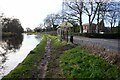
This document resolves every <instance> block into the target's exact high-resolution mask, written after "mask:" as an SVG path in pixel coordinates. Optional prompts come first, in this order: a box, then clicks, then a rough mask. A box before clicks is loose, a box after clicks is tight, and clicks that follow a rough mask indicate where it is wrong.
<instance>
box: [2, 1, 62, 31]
mask: <svg viewBox="0 0 120 80" xmlns="http://www.w3.org/2000/svg"><path fill="white" fill-rule="evenodd" d="M61 5H62V0H0V13H2V12H3V13H4V14H5V16H7V17H12V16H14V17H15V18H18V19H20V21H21V23H22V26H23V27H24V28H26V27H30V28H32V29H34V28H35V27H37V26H38V25H39V24H40V23H42V22H43V19H44V18H45V17H46V16H47V14H51V13H58V12H59V11H60V10H61V8H62V7H61Z"/></svg>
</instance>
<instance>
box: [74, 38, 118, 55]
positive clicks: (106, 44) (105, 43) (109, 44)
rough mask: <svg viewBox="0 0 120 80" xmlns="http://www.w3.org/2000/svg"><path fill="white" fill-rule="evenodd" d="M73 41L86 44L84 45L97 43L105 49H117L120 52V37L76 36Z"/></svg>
mask: <svg viewBox="0 0 120 80" xmlns="http://www.w3.org/2000/svg"><path fill="white" fill-rule="evenodd" d="M73 42H74V43H75V44H84V45H91V44H92V45H96V46H101V47H103V48H105V49H109V50H112V51H116V52H118V53H120V47H119V46H120V39H99V38H87V37H80V36H74V37H73Z"/></svg>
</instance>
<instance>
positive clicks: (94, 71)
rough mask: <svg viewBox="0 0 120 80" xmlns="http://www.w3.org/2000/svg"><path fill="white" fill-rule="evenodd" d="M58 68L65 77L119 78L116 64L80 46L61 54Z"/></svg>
mask: <svg viewBox="0 0 120 80" xmlns="http://www.w3.org/2000/svg"><path fill="white" fill-rule="evenodd" d="M60 69H61V74H62V75H63V77H65V78H91V79H92V78H95V79H101V78H103V79H105V78H106V79H108V78H112V79H119V78H120V74H119V72H120V71H119V70H118V67H117V66H116V65H112V64H109V63H108V62H106V61H105V60H104V59H102V58H101V57H99V56H95V55H91V54H90V53H89V52H87V51H85V50H84V49H83V48H82V47H80V46H77V47H75V48H73V49H71V50H67V51H65V52H64V53H63V54H62V55H61V57H60Z"/></svg>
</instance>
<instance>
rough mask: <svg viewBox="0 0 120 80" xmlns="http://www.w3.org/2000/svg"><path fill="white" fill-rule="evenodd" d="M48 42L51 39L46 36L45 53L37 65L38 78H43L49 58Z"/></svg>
mask: <svg viewBox="0 0 120 80" xmlns="http://www.w3.org/2000/svg"><path fill="white" fill-rule="evenodd" d="M50 43H51V39H50V38H47V42H46V46H45V53H44V56H43V57H42V60H41V63H40V65H39V66H38V70H39V74H38V79H40V78H45V72H46V69H47V65H48V61H49V60H50Z"/></svg>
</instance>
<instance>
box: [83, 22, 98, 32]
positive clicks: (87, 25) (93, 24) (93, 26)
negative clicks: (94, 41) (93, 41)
mask: <svg viewBox="0 0 120 80" xmlns="http://www.w3.org/2000/svg"><path fill="white" fill-rule="evenodd" d="M96 26H97V25H96V24H95V23H92V27H91V29H92V32H93V33H96ZM88 29H89V23H86V24H83V33H88Z"/></svg>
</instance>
